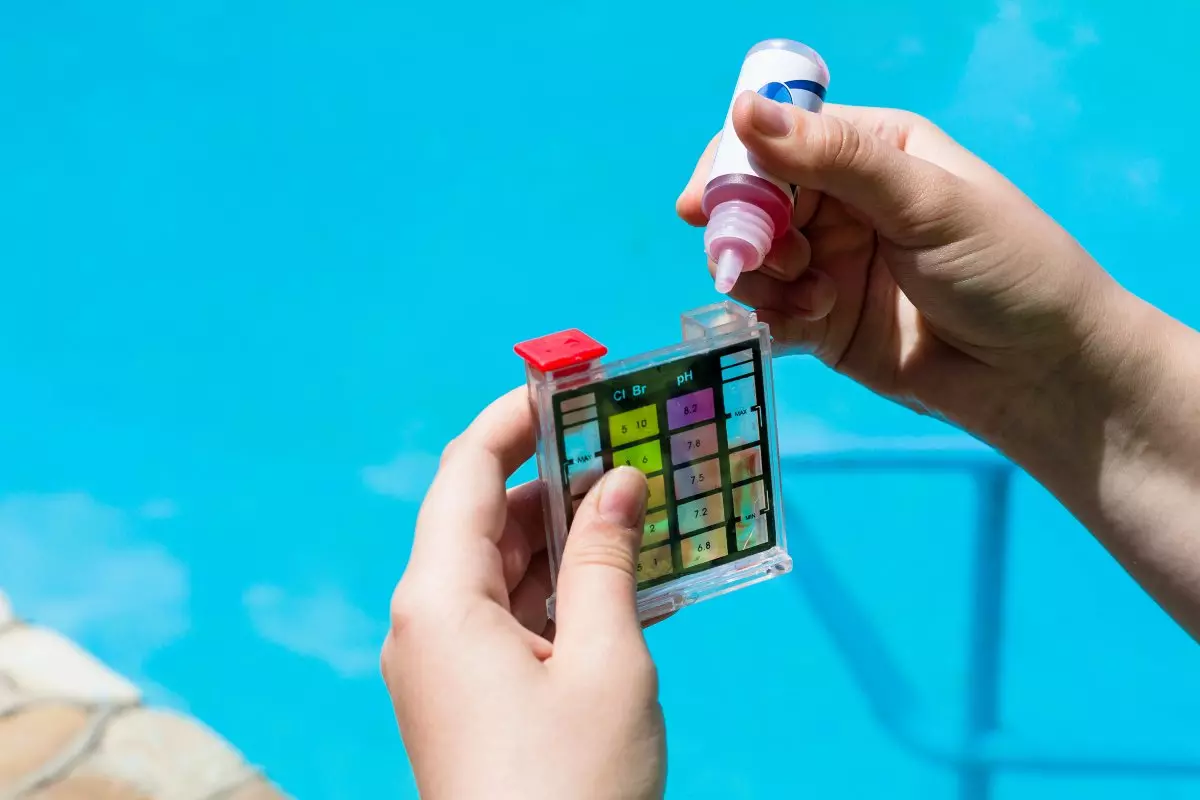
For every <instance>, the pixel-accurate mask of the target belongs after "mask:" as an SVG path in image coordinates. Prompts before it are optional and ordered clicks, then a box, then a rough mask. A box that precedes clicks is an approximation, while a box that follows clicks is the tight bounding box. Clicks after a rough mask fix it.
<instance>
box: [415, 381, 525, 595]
mask: <svg viewBox="0 0 1200 800" xmlns="http://www.w3.org/2000/svg"><path fill="white" fill-rule="evenodd" d="M533 451H534V429H533V414H532V411H531V409H530V407H529V399H528V394H527V390H526V389H523V388H522V389H515V390H513V391H512V392H509V393H508V394H506V395H504V396H503V397H501V398H500V399H499V400H496V401H495V402H494V403H492V404H491V405H490V406H488V407H487V408H486V409H485V410H484V411H483V412H482V413H481V414H480V415H479V416H478V417H476V419H475V421H474V422H472V423H471V425H470V426H469V427H468V428H467V430H466V431H465V432H464V433H463V434H462V435H461V436H459V437H458V439H456V440H455V441H454V442H452V443H451V444H450V446H449V447H448V448H447V449H446V452H445V453H444V454H443V456H442V464H441V467H440V468H439V469H438V473H437V476H436V477H435V478H434V479H433V485H432V486H431V487H430V489H429V493H428V494H427V495H426V496H425V502H424V503H423V504H422V505H421V512H420V514H419V515H418V518H417V530H416V534H415V536H414V541H413V552H412V557H411V558H410V560H409V570H410V571H411V572H414V573H416V574H417V575H419V576H422V577H425V578H428V579H430V580H431V581H433V582H435V583H442V584H443V585H447V586H449V585H452V586H454V587H455V588H456V589H458V590H460V591H467V592H475V593H479V592H483V593H485V594H487V595H488V596H489V597H492V598H493V599H497V600H500V599H502V598H503V597H504V596H505V585H504V572H503V568H502V565H501V564H500V560H499V558H498V552H497V549H496V544H497V542H498V541H499V540H500V537H501V535H502V534H503V531H504V526H505V521H506V519H507V495H506V493H505V491H504V483H505V481H506V480H507V479H508V477H509V475H511V474H512V473H513V472H514V471H516V469H517V467H519V466H521V464H522V463H524V462H525V461H527V460H528V459H529V458H530V457H531V456H532V455H533Z"/></svg>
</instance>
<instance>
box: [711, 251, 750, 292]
mask: <svg viewBox="0 0 1200 800" xmlns="http://www.w3.org/2000/svg"><path fill="white" fill-rule="evenodd" d="M745 266H746V263H745V261H743V260H742V255H741V253H739V252H738V251H737V250H736V249H735V248H732V247H728V248H725V249H723V250H722V251H721V254H720V255H719V256H718V257H717V274H716V276H715V278H716V281H715V283H716V288H717V291H718V292H720V293H721V294H729V292H730V290H732V289H733V285H734V284H735V283H737V279H738V276H740V275H741V274H742V268H743V267H745Z"/></svg>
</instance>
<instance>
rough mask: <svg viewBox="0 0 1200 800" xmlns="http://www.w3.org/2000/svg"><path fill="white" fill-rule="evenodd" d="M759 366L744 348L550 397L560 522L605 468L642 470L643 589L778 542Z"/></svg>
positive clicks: (749, 347)
mask: <svg viewBox="0 0 1200 800" xmlns="http://www.w3.org/2000/svg"><path fill="white" fill-rule="evenodd" d="M761 364H762V352H761V350H760V348H759V345H758V342H757V341H753V342H743V343H740V344H738V345H735V346H732V347H729V348H726V349H725V350H717V351H713V352H710V353H706V354H704V355H702V356H687V357H685V358H681V359H679V360H677V361H671V362H667V363H665V364H661V365H659V366H657V367H651V368H649V369H645V370H641V371H638V372H633V373H630V374H628V375H624V376H622V377H619V378H613V379H610V380H606V381H600V382H597V383H593V384H588V385H587V386H584V387H579V388H576V389H572V390H571V391H569V392H563V393H560V394H558V395H555V397H554V415H555V421H556V423H557V425H556V428H557V430H558V437H559V439H558V447H559V453H561V454H562V463H561V467H562V470H563V485H564V486H565V487H566V489H565V492H566V495H567V497H566V498H565V500H566V502H567V510H568V522H570V521H571V519H572V518H573V517H574V513H575V510H576V509H578V507H579V503H580V501H582V499H583V497H584V495H586V494H587V491H588V490H589V489H590V488H591V487H592V486H593V485H595V483H596V481H598V480H599V479H600V477H601V476H603V475H604V473H605V472H607V471H608V470H610V469H613V468H615V467H618V466H632V467H636V468H638V469H640V470H642V472H644V473H646V477H647V481H648V483H649V486H650V493H649V499H648V501H647V506H646V508H647V511H646V525H645V530H644V534H643V538H642V550H641V556H640V558H639V560H638V587H639V588H646V587H648V586H653V585H656V584H659V583H664V582H666V581H668V580H671V579H672V578H676V577H679V576H680V575H687V574H692V573H695V572H700V571H703V570H706V569H712V568H713V567H717V566H720V565H721V564H725V563H729V562H730V561H735V560H737V559H738V558H741V557H742V556H745V555H748V554H750V553H754V552H757V551H760V550H766V549H769V548H770V547H773V546H774V545H775V522H774V518H773V517H772V515H770V514H769V513H768V512H769V511H770V509H771V502H772V497H771V474H770V453H769V451H768V446H769V444H768V437H767V435H766V413H765V409H764V407H763V404H762V397H763V381H762V368H761Z"/></svg>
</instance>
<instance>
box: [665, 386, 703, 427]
mask: <svg viewBox="0 0 1200 800" xmlns="http://www.w3.org/2000/svg"><path fill="white" fill-rule="evenodd" d="M712 418H713V390H712V389H701V390H700V391H698V392H692V393H691V394H685V395H683V396H682V397H673V398H671V399H670V400H668V401H667V427H668V428H669V429H670V430H674V429H675V428H682V427H683V426H684V425H691V424H693V423H696V422H703V421H704V420H706V419H712Z"/></svg>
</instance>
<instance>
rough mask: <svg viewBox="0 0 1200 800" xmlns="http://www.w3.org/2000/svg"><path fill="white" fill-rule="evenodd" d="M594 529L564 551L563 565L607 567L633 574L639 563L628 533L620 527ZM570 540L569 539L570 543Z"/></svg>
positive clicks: (567, 566) (569, 566) (572, 567)
mask: <svg viewBox="0 0 1200 800" xmlns="http://www.w3.org/2000/svg"><path fill="white" fill-rule="evenodd" d="M605 528H606V529H605V530H603V531H592V532H591V533H590V534H589V535H588V536H587V539H586V541H577V542H576V544H575V547H570V546H568V547H567V549H566V552H564V553H563V567H564V568H570V569H578V568H580V567H605V568H609V569H616V570H620V571H621V572H626V573H629V574H631V575H632V574H633V573H634V572H635V571H636V569H637V563H636V561H635V556H634V553H633V547H632V546H631V545H630V543H629V537H628V535H627V534H626V533H625V532H624V531H621V530H619V529H615V528H612V529H608V528H607V526H605ZM569 542H570V540H569V539H568V543H569Z"/></svg>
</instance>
